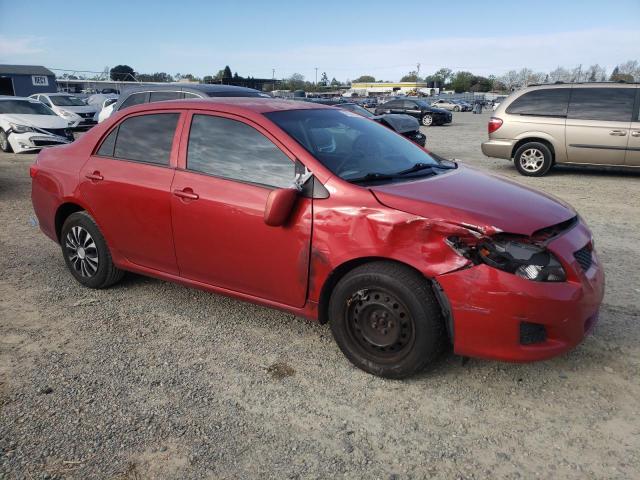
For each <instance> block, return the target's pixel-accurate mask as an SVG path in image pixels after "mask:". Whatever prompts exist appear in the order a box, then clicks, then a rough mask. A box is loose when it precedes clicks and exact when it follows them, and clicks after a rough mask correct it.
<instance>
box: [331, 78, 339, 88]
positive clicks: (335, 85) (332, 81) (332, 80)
mask: <svg viewBox="0 0 640 480" xmlns="http://www.w3.org/2000/svg"><path fill="white" fill-rule="evenodd" d="M331 86H332V87H338V86H340V82H339V81H338V80H336V77H333V78H332V79H331Z"/></svg>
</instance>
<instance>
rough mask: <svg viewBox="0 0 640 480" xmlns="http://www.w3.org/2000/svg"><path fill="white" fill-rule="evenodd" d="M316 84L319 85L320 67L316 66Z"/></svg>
mask: <svg viewBox="0 0 640 480" xmlns="http://www.w3.org/2000/svg"><path fill="white" fill-rule="evenodd" d="M315 84H316V86H318V67H316V83H315Z"/></svg>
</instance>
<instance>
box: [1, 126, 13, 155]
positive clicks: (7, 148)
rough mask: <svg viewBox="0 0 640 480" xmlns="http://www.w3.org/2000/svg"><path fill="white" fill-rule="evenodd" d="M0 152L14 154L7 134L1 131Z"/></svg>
mask: <svg viewBox="0 0 640 480" xmlns="http://www.w3.org/2000/svg"><path fill="white" fill-rule="evenodd" d="M0 150H2V151H3V152H5V153H11V152H13V149H12V148H11V144H10V143H9V138H7V132H5V131H4V130H0Z"/></svg>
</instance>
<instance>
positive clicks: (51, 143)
mask: <svg viewBox="0 0 640 480" xmlns="http://www.w3.org/2000/svg"><path fill="white" fill-rule="evenodd" d="M7 140H8V141H9V144H10V145H11V148H12V149H13V151H14V153H24V152H32V151H37V150H41V149H43V148H47V147H55V146H57V145H65V144H67V143H71V142H72V141H73V140H72V139H69V138H67V137H60V136H58V135H47V134H45V133H40V132H26V133H15V132H11V133H10V134H9V136H8V137H7Z"/></svg>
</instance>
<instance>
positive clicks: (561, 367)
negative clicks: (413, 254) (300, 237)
mask: <svg viewBox="0 0 640 480" xmlns="http://www.w3.org/2000/svg"><path fill="white" fill-rule="evenodd" d="M490 115H491V113H490V112H488V111H486V110H485V113H483V114H481V115H474V114H471V113H454V120H453V123H452V124H450V125H447V126H441V127H430V128H424V127H423V128H422V131H423V132H424V133H426V135H427V148H429V149H431V150H433V151H434V152H436V153H439V154H441V155H443V156H445V157H454V158H458V159H460V160H461V161H462V162H463V163H465V164H467V165H470V166H473V167H475V168H479V169H481V170H484V171H487V172H490V173H493V174H497V175H503V176H506V177H508V178H511V179H513V180H515V181H517V182H519V183H522V184H525V185H528V186H531V187H534V188H537V189H541V190H543V191H545V192H547V193H549V194H552V195H555V196H557V197H559V198H561V199H562V200H565V201H567V202H568V203H570V204H572V205H573V206H574V207H575V208H576V209H577V210H578V211H579V212H580V214H581V215H582V216H583V217H584V219H585V220H586V222H587V223H588V224H589V226H590V227H591V229H592V230H593V233H594V236H595V244H596V248H597V249H598V250H599V253H600V258H601V260H602V262H603V263H604V266H605V271H606V275H607V281H606V284H607V292H606V296H605V299H604V304H603V307H602V311H601V317H600V323H599V325H598V326H597V327H596V329H595V332H594V334H593V335H592V336H590V337H588V338H587V339H586V341H585V342H584V343H583V344H582V345H581V346H579V347H578V348H577V349H575V350H574V351H572V352H571V353H569V354H567V355H564V356H561V357H559V358H556V359H554V360H551V361H547V362H543V363H535V364H527V365H516V364H505V363H498V362H488V361H481V360H473V359H472V360H470V361H469V362H468V363H466V364H465V365H463V364H462V362H461V360H460V358H458V357H455V356H453V355H451V354H449V355H446V356H445V357H444V358H443V360H442V361H440V362H439V363H438V365H437V366H436V367H435V368H434V369H431V370H430V371H427V372H425V373H423V374H420V375H419V376H418V377H415V378H412V379H410V380H407V381H390V380H384V379H381V378H377V377H374V376H371V375H368V374H366V373H364V372H362V371H360V370H358V369H356V368H355V367H353V366H352V365H351V364H350V363H349V362H348V361H347V360H346V359H345V358H344V356H343V355H342V354H341V353H340V351H339V350H338V347H337V346H336V344H335V343H334V341H333V339H332V337H331V333H330V331H329V328H328V326H326V325H325V326H321V325H318V324H313V323H309V322H307V321H305V320H302V319H299V318H294V317H292V316H291V315H288V314H283V313H280V312H277V311H273V310H268V309H265V308H261V307H258V306H254V305H251V304H247V303H241V302H238V301H235V300H232V299H229V298H226V297H221V296H217V295H212V294H208V293H204V292H201V291H197V290H190V289H187V288H184V287H182V286H179V285H176V284H171V283H166V282H162V281H158V280H154V279H150V278H144V277H139V276H135V275H129V276H128V277H127V278H126V279H125V281H124V282H123V283H121V284H119V285H117V286H115V287H113V288H111V289H107V290H101V291H92V290H88V289H83V288H81V287H80V286H79V285H78V284H77V283H76V282H75V281H74V280H73V278H72V277H71V276H70V275H69V274H68V272H67V270H66V267H65V265H64V262H63V259H62V256H61V255H60V252H59V248H58V247H57V246H56V245H55V244H53V243H52V242H51V241H50V240H48V239H47V238H46V237H45V236H44V235H42V234H41V233H40V232H39V230H38V228H37V226H36V225H35V224H34V221H33V217H32V208H31V201H30V179H29V172H28V170H29V164H30V163H31V162H32V161H33V159H34V158H35V156H33V155H13V154H2V153H0V225H2V228H1V229H0V274H1V275H0V330H1V331H2V335H1V336H0V478H3V475H6V476H7V478H14V477H15V478H79V479H80V478H121V479H124V478H130V479H133V478H154V477H163V478H202V477H213V478H249V477H251V478H256V477H258V478H330V477H336V478H343V477H344V478H383V479H387V478H388V479H390V478H397V479H404V478H442V479H450V478H464V479H475V478H477V479H480V478H497V477H504V478H550V479H551V478H575V479H585V478H593V479H595V478H620V479H627V478H634V477H637V475H638V472H639V471H640V420H639V418H640V402H639V401H638V399H639V398H640V328H638V325H639V322H640V306H639V305H638V298H640V237H639V232H640V212H639V210H638V200H637V199H638V196H639V192H640V174H639V173H629V172H620V171H607V170H601V169H589V170H585V169H576V168H569V167H564V168H558V169H555V170H553V171H552V172H551V173H550V174H549V175H547V176H546V177H542V178H527V177H522V176H520V175H519V174H518V173H517V172H516V170H515V168H514V167H513V165H512V164H511V163H510V162H507V161H505V160H497V159H487V158H485V157H484V156H483V155H482V153H481V151H480V143H481V142H482V141H483V140H484V139H485V138H486V135H487V133H486V131H487V130H486V128H487V127H486V124H487V120H488V118H489V117H490ZM229 472H233V473H232V474H230V473H229ZM46 475H48V476H49V477H47V476H46Z"/></svg>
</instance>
